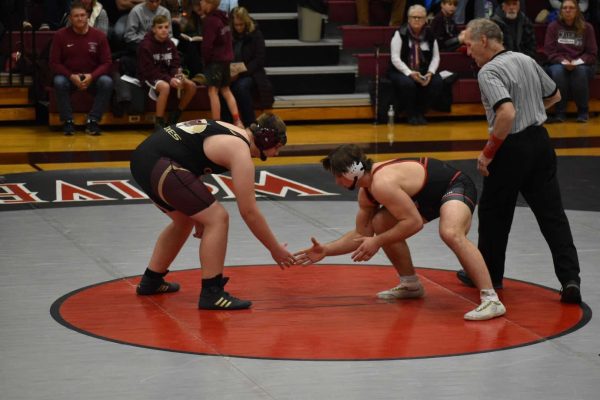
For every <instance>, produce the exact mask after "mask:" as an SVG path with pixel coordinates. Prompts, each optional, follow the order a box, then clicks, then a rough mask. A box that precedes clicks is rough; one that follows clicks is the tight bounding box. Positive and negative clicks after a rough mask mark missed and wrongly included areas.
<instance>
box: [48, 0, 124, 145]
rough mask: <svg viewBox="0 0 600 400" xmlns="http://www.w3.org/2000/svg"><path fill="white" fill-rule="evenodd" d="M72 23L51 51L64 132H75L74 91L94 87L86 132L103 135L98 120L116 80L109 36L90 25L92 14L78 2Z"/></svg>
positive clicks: (68, 134) (74, 8) (67, 133)
mask: <svg viewBox="0 0 600 400" xmlns="http://www.w3.org/2000/svg"><path fill="white" fill-rule="evenodd" d="M69 21H70V22H71V26H70V27H68V28H62V29H60V30H58V31H57V32H56V34H55V35H54V39H53V42H52V48H51V50H50V69H51V70H52V72H53V73H54V91H55V94H56V101H57V104H58V111H59V113H60V119H61V121H63V123H64V133H65V135H67V136H71V135H73V134H74V133H75V127H74V124H73V110H72V108H71V97H70V95H71V92H72V91H74V90H82V91H83V90H90V91H92V92H94V93H95V97H94V104H93V106H92V109H91V110H90V112H89V114H88V118H87V121H86V129H85V131H86V132H87V133H88V134H90V135H100V134H101V131H100V127H99V126H98V122H99V121H100V119H101V118H102V114H104V112H105V111H106V108H107V106H108V104H109V101H110V96H111V94H112V89H113V81H112V79H111V78H110V76H109V73H110V67H111V53H110V47H109V45H108V40H107V39H106V35H105V34H104V33H103V32H101V31H99V30H97V29H95V28H92V27H90V26H89V25H88V14H87V11H86V9H85V7H84V6H83V5H82V4H81V3H80V2H78V1H75V2H74V3H73V4H72V5H71V11H70V13H69Z"/></svg>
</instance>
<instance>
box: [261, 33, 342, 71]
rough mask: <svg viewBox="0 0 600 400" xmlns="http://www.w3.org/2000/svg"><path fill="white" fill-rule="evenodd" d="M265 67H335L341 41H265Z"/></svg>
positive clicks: (338, 59)
mask: <svg viewBox="0 0 600 400" xmlns="http://www.w3.org/2000/svg"><path fill="white" fill-rule="evenodd" d="M265 44H266V47H267V60H266V64H267V67H285V66H309V65H337V64H339V62H340V48H341V45H342V41H341V39H323V40H321V41H319V42H302V41H300V40H297V39H275V40H266V41H265Z"/></svg>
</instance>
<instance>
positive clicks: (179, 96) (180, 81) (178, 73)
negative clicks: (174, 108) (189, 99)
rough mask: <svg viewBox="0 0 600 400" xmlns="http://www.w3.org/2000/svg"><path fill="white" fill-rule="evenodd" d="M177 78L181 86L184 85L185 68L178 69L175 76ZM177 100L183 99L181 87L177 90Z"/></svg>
mask: <svg viewBox="0 0 600 400" xmlns="http://www.w3.org/2000/svg"><path fill="white" fill-rule="evenodd" d="M175 78H176V79H177V80H179V84H180V85H181V84H183V68H181V67H179V68H177V74H176V75H175ZM177 98H178V99H180V98H181V86H180V87H178V88H177Z"/></svg>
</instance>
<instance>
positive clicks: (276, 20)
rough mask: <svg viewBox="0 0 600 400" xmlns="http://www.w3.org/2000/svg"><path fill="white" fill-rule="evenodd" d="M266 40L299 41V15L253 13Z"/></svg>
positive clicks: (252, 15)
mask: <svg viewBox="0 0 600 400" xmlns="http://www.w3.org/2000/svg"><path fill="white" fill-rule="evenodd" d="M250 16H251V17H252V18H253V19H254V20H255V21H256V22H257V23H258V26H259V28H260V31H261V32H262V34H263V36H264V37H265V39H298V13H296V12H294V13H253V14H250Z"/></svg>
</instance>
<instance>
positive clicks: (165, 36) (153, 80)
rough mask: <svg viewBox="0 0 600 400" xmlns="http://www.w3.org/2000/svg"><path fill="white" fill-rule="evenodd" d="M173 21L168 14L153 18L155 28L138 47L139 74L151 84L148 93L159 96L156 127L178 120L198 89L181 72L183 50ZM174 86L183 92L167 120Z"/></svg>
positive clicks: (155, 98) (151, 96)
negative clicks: (179, 48)
mask: <svg viewBox="0 0 600 400" xmlns="http://www.w3.org/2000/svg"><path fill="white" fill-rule="evenodd" d="M170 26H171V21H169V18H168V17H167V16H165V15H157V16H156V17H154V19H153V20H152V30H151V31H150V32H148V33H147V34H146V36H144V39H143V40H142V41H141V43H140V47H139V48H138V54H137V61H138V77H139V78H140V80H141V81H142V82H146V85H148V86H149V87H150V90H149V92H148V95H149V96H150V98H151V99H153V100H156V119H155V124H154V127H155V128H159V127H160V128H162V127H165V126H166V125H167V124H168V125H170V124H175V123H177V121H178V120H179V117H181V113H182V112H183V110H185V108H186V107H187V105H188V104H189V103H190V101H191V100H192V98H193V97H194V94H195V93H196V84H195V83H194V82H192V81H191V80H189V79H187V78H186V77H185V76H184V75H183V74H182V73H181V68H180V67H181V65H180V63H179V53H178V52H177V47H176V46H175V43H173V41H172V40H171V38H170V37H169V29H170ZM171 88H174V89H177V91H178V93H179V94H180V99H179V105H178V108H177V110H176V111H174V112H172V113H171V114H170V115H169V121H168V123H167V122H165V111H166V109H167V102H168V100H169V94H170V93H171Z"/></svg>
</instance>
